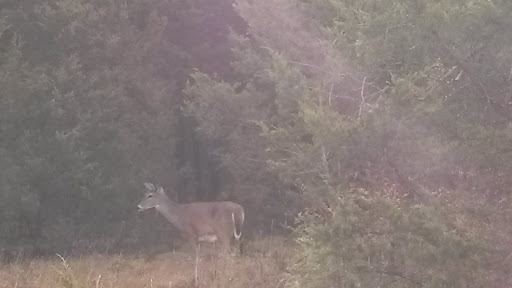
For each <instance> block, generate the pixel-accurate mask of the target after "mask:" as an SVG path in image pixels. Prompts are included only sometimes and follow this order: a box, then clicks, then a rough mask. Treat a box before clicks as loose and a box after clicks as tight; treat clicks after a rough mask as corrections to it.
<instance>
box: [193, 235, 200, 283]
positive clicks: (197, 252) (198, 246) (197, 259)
mask: <svg viewBox="0 0 512 288" xmlns="http://www.w3.org/2000/svg"><path fill="white" fill-rule="evenodd" d="M199 248H200V244H199V242H197V244H196V267H195V272H194V282H195V284H196V286H197V284H198V281H197V267H198V266H199Z"/></svg>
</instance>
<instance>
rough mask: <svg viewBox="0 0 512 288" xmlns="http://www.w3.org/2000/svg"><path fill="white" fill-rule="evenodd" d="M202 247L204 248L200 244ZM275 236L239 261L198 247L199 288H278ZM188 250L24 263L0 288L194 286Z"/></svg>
mask: <svg viewBox="0 0 512 288" xmlns="http://www.w3.org/2000/svg"><path fill="white" fill-rule="evenodd" d="M203 246H206V245H203ZM286 247H287V245H286V243H285V240H284V239H283V238H280V237H272V238H271V237H267V238H263V239H259V240H253V241H251V242H249V243H246V249H245V253H244V255H243V256H240V255H236V256H234V255H226V254H221V253H219V252H218V251H217V250H215V248H214V247H208V246H206V247H202V253H201V262H200V264H199V286H200V287H233V288H236V287H244V288H246V287H277V286H279V287H282V286H283V281H284V280H283V279H284V272H285V269H286V263H287V262H286V261H287V259H289V256H290V253H291V249H289V248H286ZM193 277H194V252H193V251H192V249H185V248H184V249H183V251H176V252H172V253H171V252H170V253H165V254H159V255H156V256H154V257H149V258H148V257H143V256H141V257H138V256H133V255H126V256H125V255H100V254H95V255H89V256H82V257H68V258H61V257H60V256H59V255H56V256H55V257H51V258H46V259H27V260H24V261H19V263H14V264H9V265H5V266H3V267H2V266H0V287H26V288H32V287H34V288H36V287H37V288H40V287H52V288H85V287H97V288H99V287H103V288H106V287H108V288H114V287H123V288H131V287H137V288H142V287H152V288H153V287H154V288H164V287H165V288H168V287H172V288H180V287H181V288H184V287H194V285H193Z"/></svg>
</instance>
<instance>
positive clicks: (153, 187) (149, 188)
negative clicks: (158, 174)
mask: <svg viewBox="0 0 512 288" xmlns="http://www.w3.org/2000/svg"><path fill="white" fill-rule="evenodd" d="M144 186H145V187H146V189H148V190H149V191H155V190H156V189H155V185H153V184H151V183H144Z"/></svg>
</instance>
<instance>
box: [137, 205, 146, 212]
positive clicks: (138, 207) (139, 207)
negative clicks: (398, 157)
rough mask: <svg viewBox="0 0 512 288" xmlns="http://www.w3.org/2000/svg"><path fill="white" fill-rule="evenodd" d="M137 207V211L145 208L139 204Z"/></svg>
mask: <svg viewBox="0 0 512 288" xmlns="http://www.w3.org/2000/svg"><path fill="white" fill-rule="evenodd" d="M137 209H138V210H139V211H144V210H146V209H144V208H143V207H142V206H140V205H137Z"/></svg>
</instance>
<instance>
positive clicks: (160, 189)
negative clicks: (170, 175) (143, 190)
mask: <svg viewBox="0 0 512 288" xmlns="http://www.w3.org/2000/svg"><path fill="white" fill-rule="evenodd" d="M156 192H158V193H160V194H162V195H164V194H165V192H164V188H162V186H158V190H156Z"/></svg>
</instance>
